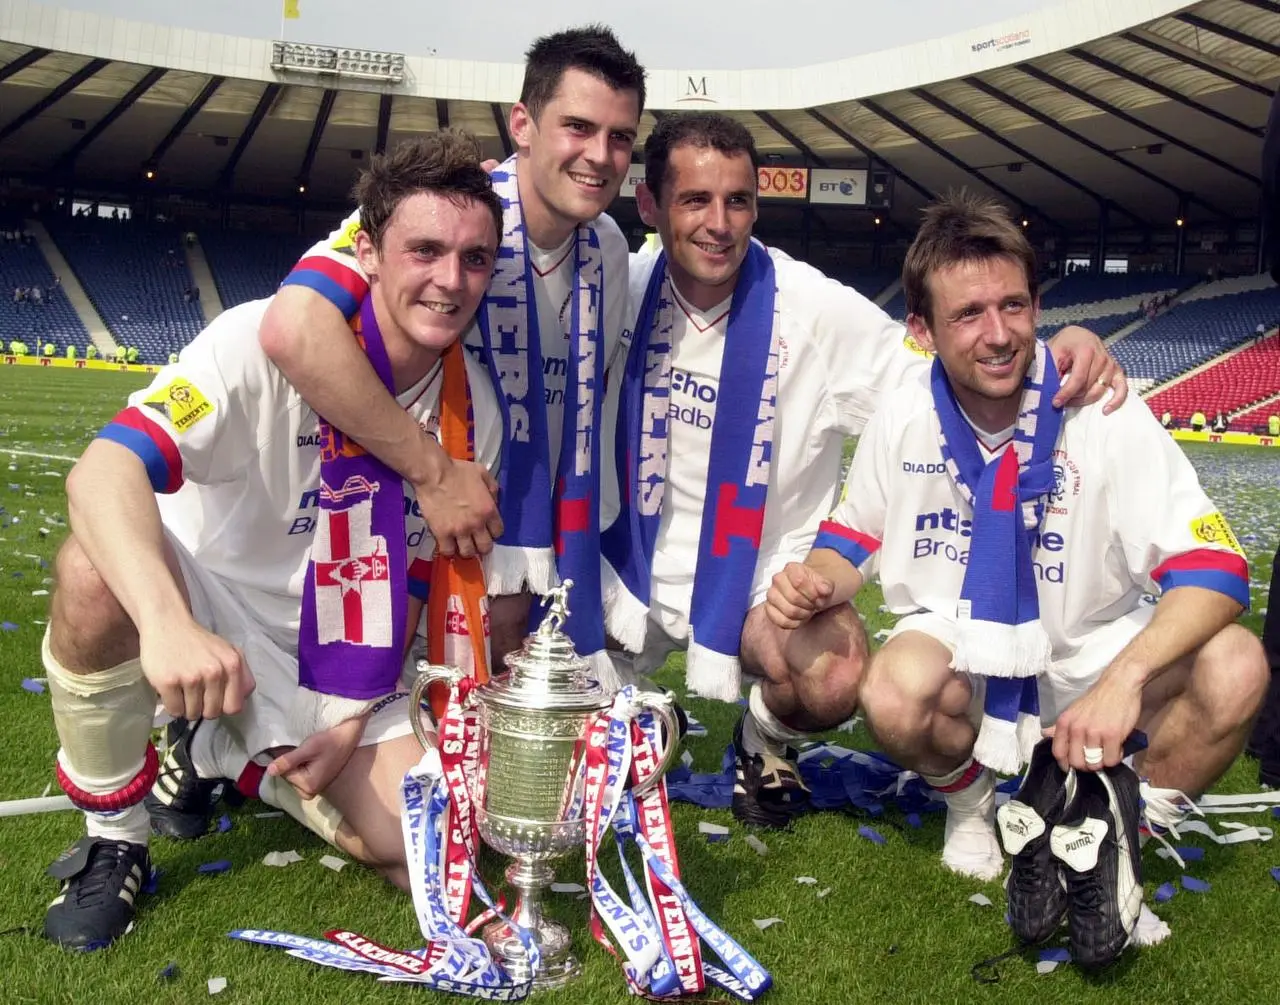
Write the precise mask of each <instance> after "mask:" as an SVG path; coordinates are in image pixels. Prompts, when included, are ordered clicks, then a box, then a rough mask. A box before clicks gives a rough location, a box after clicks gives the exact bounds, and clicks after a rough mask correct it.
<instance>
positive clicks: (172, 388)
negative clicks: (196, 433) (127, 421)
mask: <svg viewBox="0 0 1280 1005" xmlns="http://www.w3.org/2000/svg"><path fill="white" fill-rule="evenodd" d="M142 403H143V404H144V405H146V406H147V407H148V408H154V409H155V410H156V411H157V412H159V413H160V414H161V415H163V416H164V417H165V418H166V419H168V420H169V424H170V425H171V426H173V428H174V429H176V430H177V431H178V432H180V433H185V432H186V431H187V430H189V429H190V428H191V427H192V426H194V425H195V424H196V423H197V422H199V421H200V420H201V419H203V418H205V417H206V416H210V415H212V414H213V405H212V404H211V403H210V402H209V399H208V398H206V397H205V396H204V395H203V394H201V393H200V389H199V388H198V387H196V386H195V384H193V383H191V381H189V380H187V379H185V378H183V377H178V378H175V379H174V380H171V381H169V383H168V384H166V385H165V386H164V387H162V388H161V389H160V390H159V391H156V392H155V393H153V394H150V395H148V396H147V397H146V398H144V399H143V401H142Z"/></svg>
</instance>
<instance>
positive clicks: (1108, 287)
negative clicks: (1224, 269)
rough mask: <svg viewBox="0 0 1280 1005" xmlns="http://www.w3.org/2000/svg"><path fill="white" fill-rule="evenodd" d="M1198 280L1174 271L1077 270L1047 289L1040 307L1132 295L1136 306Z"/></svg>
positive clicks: (1129, 296) (1046, 307) (1182, 288)
mask: <svg viewBox="0 0 1280 1005" xmlns="http://www.w3.org/2000/svg"><path fill="white" fill-rule="evenodd" d="M1195 281H1196V278H1195V277H1194V276H1177V275H1174V274H1173V273H1170V272H1104V273H1103V274H1102V275H1097V274H1096V273H1093V272H1073V273H1071V275H1069V276H1064V277H1063V278H1062V279H1060V280H1058V282H1056V283H1054V284H1053V285H1052V286H1051V287H1049V289H1047V290H1045V291H1044V293H1043V294H1042V295H1041V297H1040V309H1041V310H1042V311H1045V312H1048V311H1051V310H1054V309H1057V308H1062V307H1070V306H1075V305H1081V304H1091V303H1095V302H1097V301H1099V300H1119V299H1128V298H1132V299H1133V300H1134V304H1135V306H1136V304H1137V301H1138V300H1149V299H1150V298H1151V296H1152V295H1153V294H1158V293H1167V292H1169V291H1172V290H1185V289H1186V288H1187V287H1189V286H1191V285H1192V284H1193V283H1195ZM1085 316H1087V315H1085Z"/></svg>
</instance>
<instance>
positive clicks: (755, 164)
mask: <svg viewBox="0 0 1280 1005" xmlns="http://www.w3.org/2000/svg"><path fill="white" fill-rule="evenodd" d="M679 147H701V148H703V149H707V148H710V149H712V150H718V151H719V152H720V153H722V154H726V155H728V156H733V155H734V154H746V155H747V156H748V157H749V158H751V169H752V171H753V172H758V171H759V169H760V154H759V153H758V152H757V151H756V141H755V138H754V137H753V136H752V135H751V130H750V129H748V128H747V127H746V126H744V125H743V124H742V123H741V122H739V121H738V120H737V119H731V118H729V116H727V115H722V114H721V113H720V112H679V113H675V114H671V115H664V116H663V117H662V118H660V119H659V120H658V124H657V125H656V126H654V127H653V132H651V133H650V134H649V136H648V138H647V139H646V140H645V141H644V183H645V184H646V185H648V186H649V191H650V192H652V193H653V198H654V199H655V200H656V201H657V202H659V203H661V202H662V186H663V185H664V184H665V183H666V180H667V162H668V161H669V160H670V159H671V151H672V150H675V149H677V148H679Z"/></svg>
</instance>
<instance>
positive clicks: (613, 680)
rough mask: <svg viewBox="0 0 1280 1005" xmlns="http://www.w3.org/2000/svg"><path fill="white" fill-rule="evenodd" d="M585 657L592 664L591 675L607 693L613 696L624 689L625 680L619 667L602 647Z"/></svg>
mask: <svg viewBox="0 0 1280 1005" xmlns="http://www.w3.org/2000/svg"><path fill="white" fill-rule="evenodd" d="M585 658H586V660H587V662H588V663H590V664H591V676H592V677H594V678H595V679H596V680H598V681H599V682H600V686H601V687H602V688H604V693H605V694H607V695H609V696H610V697H613V695H615V694H617V693H618V692H619V691H621V690H622V687H623V684H624V683H625V682H624V681H623V679H622V678H621V677H620V676H619V675H618V668H617V667H616V666H614V665H613V660H612V659H611V658H610V656H609V654H608V653H607V652H605V650H603V649H601V650H600V651H599V652H594V653H591V654H590V655H588V656H587V657H585Z"/></svg>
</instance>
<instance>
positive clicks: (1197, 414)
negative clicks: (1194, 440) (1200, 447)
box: [1191, 408, 1208, 433]
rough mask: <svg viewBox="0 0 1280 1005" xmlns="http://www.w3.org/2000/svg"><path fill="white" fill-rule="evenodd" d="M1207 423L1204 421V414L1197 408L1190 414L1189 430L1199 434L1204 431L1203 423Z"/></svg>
mask: <svg viewBox="0 0 1280 1005" xmlns="http://www.w3.org/2000/svg"><path fill="white" fill-rule="evenodd" d="M1207 421H1208V420H1206V419H1205V417H1204V412H1202V411H1200V409H1198V408H1197V409H1196V410H1195V411H1194V412H1193V413H1192V414H1191V429H1192V431H1193V432H1196V433H1198V432H1200V431H1201V430H1202V429H1204V427H1205V423H1206V422H1207Z"/></svg>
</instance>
